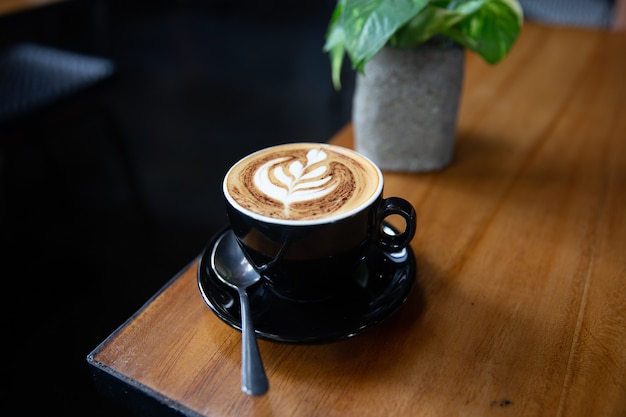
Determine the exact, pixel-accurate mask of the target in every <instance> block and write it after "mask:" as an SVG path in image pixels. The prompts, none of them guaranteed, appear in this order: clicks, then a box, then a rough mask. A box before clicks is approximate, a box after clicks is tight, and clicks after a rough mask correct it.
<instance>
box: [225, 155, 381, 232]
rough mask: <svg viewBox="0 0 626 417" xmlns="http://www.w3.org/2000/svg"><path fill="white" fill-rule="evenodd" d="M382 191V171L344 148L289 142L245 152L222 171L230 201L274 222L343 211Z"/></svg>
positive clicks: (351, 209)
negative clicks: (253, 151) (243, 155)
mask: <svg viewBox="0 0 626 417" xmlns="http://www.w3.org/2000/svg"><path fill="white" fill-rule="evenodd" d="M381 190H382V174H381V173H380V170H379V169H378V168H377V167H376V165H374V164H373V163H372V162H371V161H370V160H369V159H367V158H365V157H364V156H362V155H360V154H359V153H357V152H355V151H352V150H350V149H347V148H344V147H341V146H337V145H329V144H321V143H289V144H285V145H278V146H273V147H270V148H266V149H262V150H260V151H257V152H255V153H253V154H250V155H248V156H246V157H244V158H243V159H241V160H240V161H239V162H237V163H236V164H235V165H233V167H232V168H231V169H230V170H229V171H228V172H227V174H226V176H225V178H224V194H225V195H226V197H227V198H228V200H229V201H230V203H231V204H232V205H234V206H235V207H237V208H238V209H244V210H247V211H248V212H250V213H251V214H253V215H259V216H263V217H268V218H271V219H276V220H294V221H301V220H321V219H328V218H332V217H336V216H344V215H349V214H350V213H351V212H353V211H356V210H358V209H360V208H363V207H364V206H367V205H369V203H370V202H371V201H373V199H375V198H376V197H377V196H378V195H379V194H380V191H381Z"/></svg>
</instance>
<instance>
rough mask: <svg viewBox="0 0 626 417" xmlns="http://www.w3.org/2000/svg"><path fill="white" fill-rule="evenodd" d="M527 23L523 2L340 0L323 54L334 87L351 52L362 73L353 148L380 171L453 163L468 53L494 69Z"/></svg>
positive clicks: (357, 91) (435, 167)
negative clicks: (465, 59)
mask: <svg viewBox="0 0 626 417" xmlns="http://www.w3.org/2000/svg"><path fill="white" fill-rule="evenodd" d="M522 23H523V13H522V8H521V6H520V4H519V3H518V1H517V0H338V1H337V5H336V7H335V9H334V11H333V14H332V17H331V19H330V22H329V25H328V30H327V33H326V43H325V45H324V50H325V51H326V52H327V53H328V54H329V57H330V61H331V73H332V81H333V85H334V87H335V89H340V88H341V79H340V78H341V70H342V65H343V62H344V59H345V57H346V55H347V57H348V58H349V59H350V61H351V63H352V68H353V69H355V70H357V79H356V88H355V93H354V98H353V108H352V116H353V125H354V135H355V148H356V149H357V150H358V151H359V152H361V153H363V154H365V155H366V156H368V157H370V158H371V159H373V160H374V161H375V162H376V163H378V164H379V166H380V167H381V168H382V169H388V170H395V171H413V172H415V171H432V170H438V169H441V168H444V167H445V166H447V165H448V164H449V163H450V162H451V160H452V157H453V149H454V137H455V134H456V118H457V109H458V103H459V99H460V94H461V89H462V79H463V69H464V57H465V55H464V54H465V53H464V51H465V50H466V49H467V50H470V51H473V52H475V53H477V54H478V55H479V56H480V57H481V58H483V59H484V60H485V61H486V62H488V63H490V64H495V63H497V62H499V61H500V60H502V59H503V58H504V57H505V56H506V55H507V54H508V53H509V51H510V49H511V48H512V46H513V44H514V42H515V40H516V39H517V37H518V35H519V32H520V30H521V27H522Z"/></svg>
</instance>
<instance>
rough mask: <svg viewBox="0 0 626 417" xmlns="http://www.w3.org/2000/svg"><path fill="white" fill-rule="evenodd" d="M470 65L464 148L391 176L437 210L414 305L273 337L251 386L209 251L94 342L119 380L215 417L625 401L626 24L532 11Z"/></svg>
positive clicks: (531, 408) (567, 406)
mask: <svg viewBox="0 0 626 417" xmlns="http://www.w3.org/2000/svg"><path fill="white" fill-rule="evenodd" d="M465 81H466V82H465V87H464V93H463V98H462V104H461V109H460V120H459V129H458V143H457V151H456V157H455V160H454V162H453V164H452V165H451V166H450V167H449V168H448V169H446V170H445V171H443V172H440V173H432V174H398V173H389V172H386V173H385V194H386V195H399V196H402V197H404V198H406V199H408V200H410V201H411V202H412V203H413V204H414V205H415V208H416V210H417V213H418V216H419V219H418V232H417V234H416V236H415V239H414V240H413V242H412V249H413V251H414V253H415V255H416V259H417V265H418V272H417V278H416V287H415V288H414V291H413V292H412V293H411V295H410V296H409V298H408V300H407V302H406V303H405V304H404V305H403V307H402V308H401V309H400V311H399V312H398V313H397V314H395V315H393V316H392V317H391V318H389V319H388V320H387V321H385V322H383V323H382V324H380V325H378V326H375V327H374V328H372V329H371V330H369V331H368V332H366V333H364V334H362V335H359V336H356V337H354V338H351V339H348V340H345V341H341V342H334V343H329V344H321V345H291V344H280V343H273V342H268V341H263V340H261V341H260V342H259V346H260V350H261V354H262V356H263V359H264V362H265V365H266V368H267V373H268V376H269V380H270V385H271V387H270V391H269V392H268V394H267V395H265V396H261V397H248V396H246V395H244V394H242V392H241V391H240V373H239V372H240V368H239V364H240V334H239V333H238V332H237V331H235V330H233V329H232V328H231V327H229V326H228V325H226V324H225V323H223V322H222V321H221V320H220V319H218V318H217V317H216V316H215V315H214V314H213V313H212V312H211V311H210V310H209V309H208V307H207V306H206V305H205V304H204V302H203V300H202V298H201V297H200V294H199V291H198V286H197V282H196V263H195V262H193V263H192V264H190V265H188V266H187V267H185V268H184V269H183V270H182V271H181V272H180V275H178V276H177V277H175V278H173V279H172V281H171V282H170V283H169V284H168V285H167V286H166V287H164V288H163V289H162V291H161V292H159V293H158V294H156V295H155V297H154V298H153V299H151V300H150V301H149V302H148V303H147V304H146V305H145V306H144V307H143V308H142V309H141V310H140V311H138V312H137V314H136V315H135V316H133V317H132V318H130V319H129V320H128V321H127V322H126V323H125V324H124V325H122V326H121V327H120V328H119V329H118V330H117V331H116V332H115V333H114V334H112V335H111V336H110V337H109V338H108V339H107V340H105V341H104V342H103V343H102V344H101V345H100V346H98V347H97V348H96V349H95V350H94V351H93V352H92V353H91V354H90V355H89V356H88V362H89V364H90V365H91V368H92V370H93V372H94V374H95V379H96V381H97V382H99V383H100V386H102V387H104V388H103V391H106V392H108V394H109V395H111V396H112V397H114V398H116V399H117V400H118V401H121V402H124V401H126V404H127V405H128V406H129V407H131V408H133V409H135V410H136V411H138V412H139V413H144V412H145V413H147V412H148V410H154V409H153V408H152V407H158V406H159V405H165V409H167V410H170V411H172V410H178V411H180V412H182V413H186V414H189V415H202V416H205V415H206V416H250V415H256V416H261V415H275V416H294V415H297V416H359V417H361V416H408V415H411V416H459V415H462V416H481V417H482V416H489V415H506V416H513V415H516V416H522V415H523V416H550V417H552V416H567V417H573V416H581V417H587V416H614V417H618V416H621V417H623V416H624V415H626V33H610V32H602V31H592V30H581V29H567V28H556V27H546V26H537V25H527V26H526V27H525V28H524V30H523V32H522V35H521V37H520V39H519V41H518V43H517V44H516V45H515V47H514V49H513V51H512V53H511V54H510V55H509V56H508V57H507V58H506V59H505V60H504V61H502V62H501V63H499V64H498V65H496V66H489V65H487V64H485V63H483V62H482V61H481V60H480V59H479V58H477V57H476V56H475V55H473V54H471V53H469V54H468V56H467V68H466V79H465ZM332 142H334V143H337V144H341V145H345V146H352V129H351V126H347V127H346V128H345V129H344V130H342V131H341V132H339V133H338V134H337V136H336V137H334V138H332ZM103 381H104V382H103ZM140 398H149V399H151V401H152V402H149V403H145V402H141V401H139V399H140Z"/></svg>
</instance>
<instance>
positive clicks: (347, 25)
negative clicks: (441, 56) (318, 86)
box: [324, 0, 428, 88]
mask: <svg viewBox="0 0 626 417" xmlns="http://www.w3.org/2000/svg"><path fill="white" fill-rule="evenodd" d="M427 3H428V0H339V1H338V4H337V7H336V9H335V11H334V13H333V16H332V18H331V22H330V25H329V30H328V32H327V36H326V44H325V45H324V50H325V51H327V52H330V53H331V54H330V55H331V62H332V74H333V83H334V84H335V87H336V88H337V87H338V86H339V76H340V73H341V66H342V61H343V56H344V54H343V51H345V52H346V53H347V54H348V56H349V57H350V60H351V61H352V67H353V68H355V69H357V70H359V71H363V67H364V65H365V63H366V62H367V61H369V60H370V59H372V57H373V56H374V55H376V53H377V52H378V51H379V50H380V49H382V48H383V47H384V46H385V44H386V43H387V41H388V40H389V38H391V36H393V34H394V33H395V32H396V31H397V30H398V29H399V28H400V27H401V26H402V25H404V24H405V23H406V22H407V21H409V20H410V19H411V18H412V17H413V16H415V15H416V14H417V13H418V12H419V11H420V10H421V9H422V8H423V7H424V6H425V5H426V4H427Z"/></svg>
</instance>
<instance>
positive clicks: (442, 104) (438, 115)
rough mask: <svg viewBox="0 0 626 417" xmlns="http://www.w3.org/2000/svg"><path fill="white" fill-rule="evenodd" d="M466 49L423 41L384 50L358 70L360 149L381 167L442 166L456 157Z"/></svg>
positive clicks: (412, 169) (355, 120)
mask: <svg viewBox="0 0 626 417" xmlns="http://www.w3.org/2000/svg"><path fill="white" fill-rule="evenodd" d="M464 65H465V52H464V49H463V48H461V47H459V46H457V45H451V44H448V45H447V46H432V47H431V46H423V47H418V48H414V49H397V48H392V47H389V46H386V47H384V48H383V49H382V50H380V51H379V52H378V53H377V54H376V55H375V56H374V58H373V59H372V60H371V61H370V62H368V63H367V64H366V66H365V71H364V74H360V73H359V74H357V79H356V87H355V92H354V97H353V106H352V121H353V126H354V135H355V149H356V150H357V151H359V152H360V153H362V154H364V155H365V156H367V157H369V158H370V159H372V160H373V161H374V162H376V163H377V164H378V165H379V166H380V168H381V169H383V170H389V171H404V172H428V171H437V170H441V169H443V168H445V167H446V166H448V165H449V164H450V163H451V162H452V159H453V155H454V144H455V136H456V126H457V113H458V107H459V101H460V96H461V89H462V85H463V73H464Z"/></svg>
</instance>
